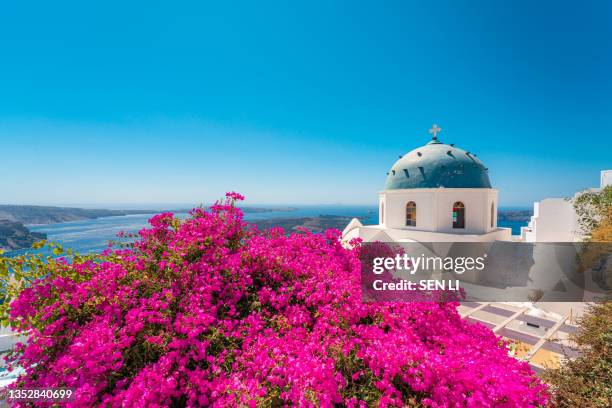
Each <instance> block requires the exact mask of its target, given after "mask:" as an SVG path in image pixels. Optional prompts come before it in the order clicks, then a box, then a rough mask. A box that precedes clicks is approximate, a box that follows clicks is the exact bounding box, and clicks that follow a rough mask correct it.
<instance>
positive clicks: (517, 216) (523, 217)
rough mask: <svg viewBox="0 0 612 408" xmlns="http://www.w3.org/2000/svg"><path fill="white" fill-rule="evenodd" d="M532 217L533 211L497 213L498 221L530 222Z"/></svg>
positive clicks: (500, 211)
mask: <svg viewBox="0 0 612 408" xmlns="http://www.w3.org/2000/svg"><path fill="white" fill-rule="evenodd" d="M532 215H533V211H532V210H499V211H498V212H497V220H498V221H518V222H528V221H529V220H530V219H531V216H532Z"/></svg>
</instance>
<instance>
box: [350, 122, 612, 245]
mask: <svg viewBox="0 0 612 408" xmlns="http://www.w3.org/2000/svg"><path fill="white" fill-rule="evenodd" d="M441 130H442V129H441V128H439V127H438V126H437V125H433V127H432V128H431V129H430V130H429V133H431V134H432V139H431V141H430V142H429V143H427V144H426V145H424V146H421V147H418V148H416V149H414V150H412V151H411V152H409V153H407V154H405V155H403V156H401V157H400V158H399V160H397V161H396V162H395V164H393V166H392V167H391V169H390V170H389V172H388V173H387V181H386V184H385V189H384V190H383V191H382V192H380V193H379V197H378V211H379V214H378V218H379V224H378V225H363V224H362V223H361V222H360V221H359V220H358V219H357V218H354V219H353V220H351V222H350V223H349V224H348V225H347V226H346V228H345V229H344V231H343V240H344V241H345V242H348V241H350V240H351V239H353V238H361V239H362V240H363V241H364V242H373V241H381V242H492V241H525V242H573V241H579V240H581V238H582V237H580V235H579V233H578V231H577V229H578V227H577V224H576V216H575V212H574V208H573V206H572V203H571V202H570V201H568V200H567V199H565V198H548V199H545V200H543V201H541V202H537V203H535V204H534V216H533V217H532V218H531V221H530V223H529V225H528V226H527V227H523V229H522V231H521V235H520V236H514V237H513V236H512V230H511V229H510V228H500V227H498V226H497V206H498V202H499V200H498V191H497V190H496V189H494V188H493V187H492V186H491V181H490V180H489V174H488V169H487V167H486V166H485V165H484V164H483V162H482V161H480V159H478V157H476V155H475V154H474V153H472V152H470V151H469V150H464V149H461V148H459V147H457V146H455V145H454V144H446V143H443V142H442V141H441V140H439V139H438V133H439V132H440V131H441ZM609 184H612V171H611V170H604V171H602V173H601V183H600V188H604V187H605V186H606V185H609ZM591 190H597V189H591ZM576 194H580V192H578V193H576ZM560 220H563V221H562V222H560Z"/></svg>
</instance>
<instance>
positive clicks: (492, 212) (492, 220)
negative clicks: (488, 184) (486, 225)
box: [491, 203, 495, 228]
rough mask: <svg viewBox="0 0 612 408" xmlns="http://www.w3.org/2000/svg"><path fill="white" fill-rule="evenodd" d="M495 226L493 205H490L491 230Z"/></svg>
mask: <svg viewBox="0 0 612 408" xmlns="http://www.w3.org/2000/svg"><path fill="white" fill-rule="evenodd" d="M494 226H495V203H491V228H493V227H494Z"/></svg>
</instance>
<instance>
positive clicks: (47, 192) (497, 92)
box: [0, 0, 612, 206]
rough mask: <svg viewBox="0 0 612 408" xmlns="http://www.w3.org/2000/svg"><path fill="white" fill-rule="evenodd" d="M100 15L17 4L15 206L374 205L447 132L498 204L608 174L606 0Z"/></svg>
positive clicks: (7, 48) (11, 34)
mask: <svg viewBox="0 0 612 408" xmlns="http://www.w3.org/2000/svg"><path fill="white" fill-rule="evenodd" d="M95 3H96V4H94V2H89V1H74V2H65V1H53V2H50V1H40V2H32V1H11V2H4V4H3V5H2V10H1V11H0V182H1V188H0V203H38V204H41V203H46V204H88V203H89V204H108V203H127V204H130V203H131V204H139V203H197V202H209V201H211V200H214V199H216V198H218V197H220V196H221V195H222V194H223V192H225V191H228V190H236V191H240V192H242V193H243V194H245V195H246V196H247V198H248V199H249V200H248V202H249V203H298V204H299V203H313V204H315V203H337V202H339V203H345V204H354V203H355V204H357V203H358V204H375V203H376V200H377V192H378V191H380V190H381V189H382V188H383V186H384V181H385V173H386V172H387V171H388V170H389V168H390V166H391V165H392V164H393V163H394V161H395V160H396V159H397V157H398V155H399V154H403V153H405V152H407V151H410V150H412V149H413V148H415V147H417V146H420V145H422V144H424V143H426V142H427V141H428V139H429V136H428V134H427V129H428V128H429V127H430V126H431V125H432V123H437V124H438V125H440V126H441V127H442V129H443V131H442V132H441V134H440V138H441V139H442V140H443V141H446V142H449V143H451V142H453V143H455V144H457V145H458V146H459V147H463V148H464V149H467V150H470V151H472V152H475V153H477V154H478V157H479V158H481V159H482V160H483V161H484V162H485V164H486V165H487V166H488V167H489V169H490V170H489V171H490V176H491V180H492V183H493V185H494V187H496V188H498V189H499V190H500V204H501V205H502V206H504V205H505V206H511V205H530V204H531V202H532V201H534V200H538V199H541V198H545V197H550V196H567V195H570V194H572V193H573V192H574V191H576V190H578V189H581V188H584V187H592V186H597V185H598V182H599V171H600V170H601V169H604V168H611V167H612V153H611V152H612V2H609V1H605V0H604V1H585V2H574V1H572V2H570V1H567V2H564V1H558V0H557V1H533V0H529V1H512V2H509V1H490V0H486V1H412V2H408V1H398V2H390V1H389V2H384V3H383V2H368V3H366V2H354V1H352V2H349V1H347V2H333V1H322V2H316V1H309V2H301V4H297V2H288V1H279V2H253V1H245V2H238V1H233V2H214V4H210V3H213V2H202V1H193V2H155V1H146V2H141V3H137V2H128V1H108V0H107V1H104V2H95ZM205 3H209V4H205Z"/></svg>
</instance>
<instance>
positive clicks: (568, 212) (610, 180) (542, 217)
mask: <svg viewBox="0 0 612 408" xmlns="http://www.w3.org/2000/svg"><path fill="white" fill-rule="evenodd" d="M609 185H612V170H603V171H602V172H601V177H600V185H599V188H592V189H589V190H587V191H600V190H601V189H603V188H604V187H606V186H609ZM583 192H584V191H579V192H577V193H576V194H574V197H578V196H579V195H580V194H582V193H583ZM579 230H580V228H579V226H578V223H577V217H576V211H575V210H574V206H573V204H572V202H571V200H569V199H567V198H547V199H544V200H542V201H539V202H536V203H534V204H533V216H532V217H531V220H530V221H529V225H527V226H526V227H522V228H521V240H523V241H525V242H574V241H581V240H582V238H583V237H582V236H581V234H580V231H579Z"/></svg>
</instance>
